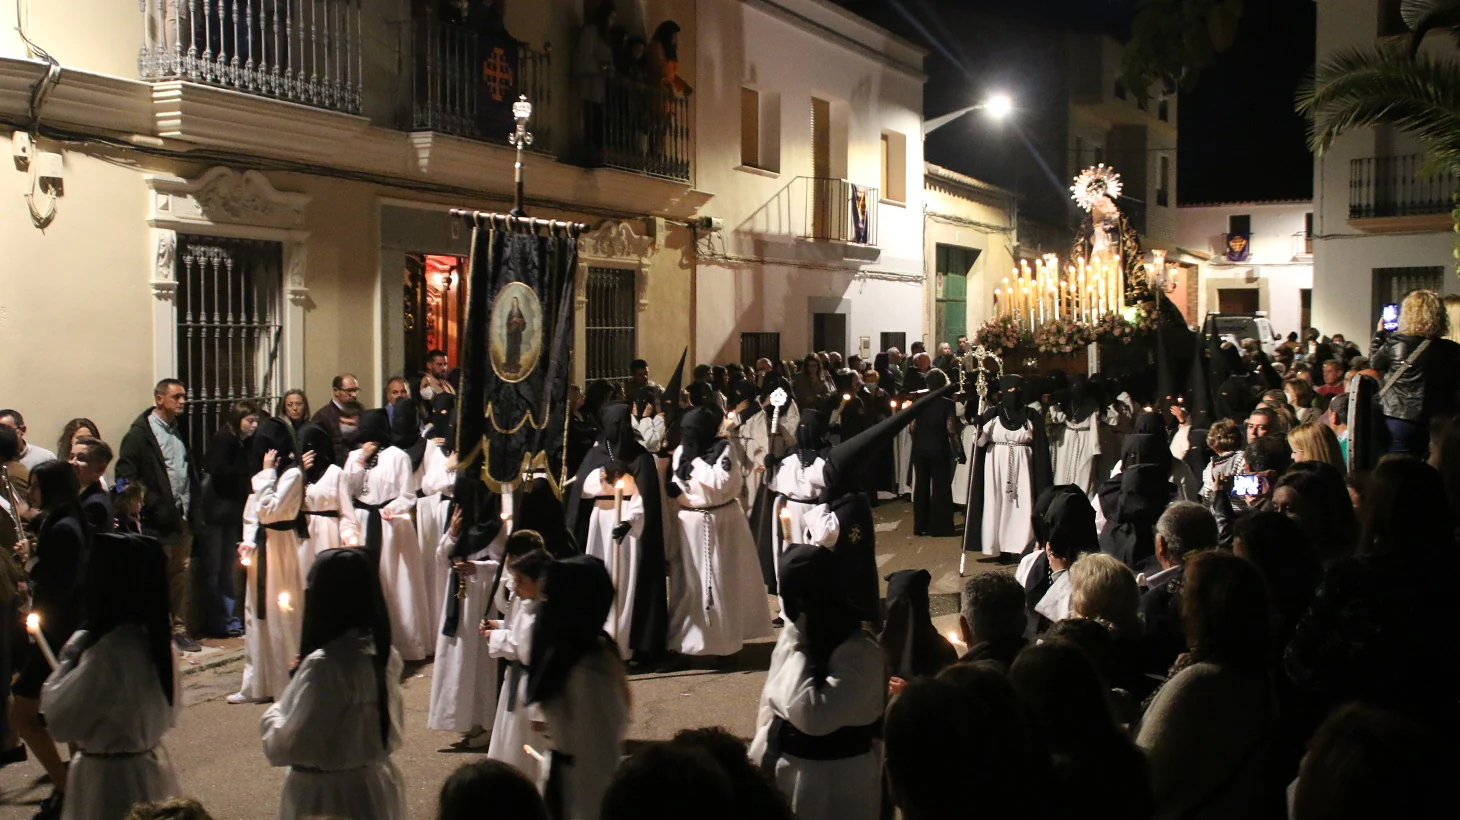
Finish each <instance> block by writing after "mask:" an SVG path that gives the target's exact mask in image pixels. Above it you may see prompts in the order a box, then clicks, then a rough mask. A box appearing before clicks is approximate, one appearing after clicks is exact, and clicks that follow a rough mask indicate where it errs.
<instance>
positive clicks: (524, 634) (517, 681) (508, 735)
mask: <svg viewBox="0 0 1460 820" xmlns="http://www.w3.org/2000/svg"><path fill="white" fill-rule="evenodd" d="M502 585H503V586H504V587H506V588H507V590H508V592H515V590H513V589H512V576H511V574H510V573H509V574H508V575H507V577H506V578H505V579H504V580H503V583H502ZM536 622H537V601H529V600H525V599H523V598H519V597H517V596H516V595H515V594H514V595H513V596H512V599H511V602H510V603H508V605H507V618H506V620H505V622H504V623H503V625H502V628H501V629H494V630H492V633H491V635H490V636H488V639H487V653H488V654H490V655H491V656H492V657H493V658H497V659H498V660H500V661H501V662H502V663H505V664H507V674H506V677H505V678H504V679H503V682H502V691H501V692H500V693H499V694H498V697H497V716H496V720H495V722H493V723H492V743H491V745H490V746H489V747H488V748H487V757H489V758H491V759H493V760H500V761H502V762H503V763H507V764H510V765H512V766H516V767H517V770H518V771H520V772H522V773H523V774H525V775H527V779H529V780H532V781H534V782H535V781H537V780H538V779H539V777H540V776H541V775H542V774H543V772H542V771H541V767H540V766H539V765H538V762H537V758H535V757H533V756H532V755H530V754H528V753H527V750H526V749H524V748H523V747H524V746H531V747H532V748H533V750H534V751H536V752H537V753H538V754H542V753H543V752H544V751H545V750H546V749H547V747H548V746H547V738H545V737H544V736H543V734H542V733H541V732H539V731H537V730H536V729H534V728H532V720H533V717H532V716H533V714H534V712H535V710H533V709H532V708H531V707H529V706H528V705H527V665H528V664H529V663H531V662H532V627H533V624H535V623H536Z"/></svg>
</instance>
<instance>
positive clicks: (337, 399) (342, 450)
mask: <svg viewBox="0 0 1460 820" xmlns="http://www.w3.org/2000/svg"><path fill="white" fill-rule="evenodd" d="M330 388H331V389H332V390H333V391H334V397H333V400H332V401H330V402H329V403H327V404H325V406H324V407H321V408H319V410H317V411H315V413H314V418H312V419H310V421H313V422H314V423H315V424H318V425H319V426H321V427H323V428H324V429H326V430H328V431H329V433H330V442H331V443H332V444H334V446H335V463H336V464H338V465H340V466H341V467H343V466H344V465H345V457H346V456H348V455H349V454H350V447H348V446H346V445H347V444H349V442H346V441H345V437H344V432H343V431H342V430H341V429H340V418H341V417H342V416H343V413H341V412H340V411H341V410H344V408H345V405H346V404H348V403H350V402H354V401H359V399H360V382H359V380H357V379H356V378H355V376H354V375H353V374H351V373H341V374H340V375H338V376H336V377H335V378H334V381H333V382H331V383H330ZM356 415H358V414H356Z"/></svg>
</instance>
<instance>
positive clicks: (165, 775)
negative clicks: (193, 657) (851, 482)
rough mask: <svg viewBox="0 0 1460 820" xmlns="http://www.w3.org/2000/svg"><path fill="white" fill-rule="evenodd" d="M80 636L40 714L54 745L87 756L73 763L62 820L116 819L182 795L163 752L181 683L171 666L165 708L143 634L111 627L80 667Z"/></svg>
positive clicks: (49, 682) (66, 651) (65, 652)
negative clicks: (142, 806)
mask: <svg viewBox="0 0 1460 820" xmlns="http://www.w3.org/2000/svg"><path fill="white" fill-rule="evenodd" d="M85 636H86V633H85V632H77V633H76V634H75V635H73V636H72V637H71V640H69V641H67V642H66V646H65V647H64V648H62V650H61V657H60V668H59V669H57V670H56V671H55V672H52V673H51V676H50V677H49V678H47V679H46V683H45V686H44V687H42V688H41V713H42V714H44V715H45V716H46V728H47V729H49V730H50V733H51V737H53V738H54V739H55V740H56V742H58V743H75V744H76V745H77V746H79V747H80V748H82V749H83V750H85V751H84V752H82V753H81V754H78V755H76V756H74V757H72V758H71V767H70V770H69V771H68V772H67V774H66V786H67V788H66V803H65V806H64V808H63V809H62V812H61V817H62V820H119V818H122V817H125V816H126V815H127V812H128V811H129V810H130V809H131V808H132V805H133V804H135V803H140V802H147V801H154V800H165V799H167V798H169V797H179V796H181V795H182V793H183V792H182V789H181V788H179V787H178V784H177V775H176V774H175V773H174V772H173V769H172V762H171V761H170V760H169V759H168V756H167V750H166V749H164V748H163V747H162V745H161V744H162V736H163V734H165V733H166V732H167V730H168V729H171V728H172V727H173V724H174V723H175V722H176V718H177V712H178V710H179V709H180V708H182V691H181V688H180V687H179V686H178V683H179V682H180V681H181V680H182V677H181V676H180V675H179V674H178V671H177V668H176V661H175V660H174V666H173V697H172V703H168V701H167V696H166V695H165V694H164V693H163V691H162V684H161V682H160V681H159V680H158V677H157V667H156V666H154V665H153V662H152V655H151V650H150V648H149V647H148V642H147V629H146V627H143V626H140V625H138V624H122V625H120V626H117V627H115V628H113V629H112V630H111V631H110V632H108V633H106V634H105V635H103V636H101V638H100V639H99V640H97V642H96V643H95V644H94V645H93V646H91V647H90V648H89V649H87V650H86V651H85V652H84V653H82V654H81V657H80V659H79V660H78V659H77V657H76V655H77V653H78V652H79V651H80V650H79V648H78V647H79V646H80V644H81V642H82V641H84V640H86V637H85ZM88 753H89V754H88ZM96 755H117V756H116V757H97V756H96Z"/></svg>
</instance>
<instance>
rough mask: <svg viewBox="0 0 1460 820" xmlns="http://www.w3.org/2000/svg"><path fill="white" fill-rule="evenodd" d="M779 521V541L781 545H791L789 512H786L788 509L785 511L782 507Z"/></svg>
mask: <svg viewBox="0 0 1460 820" xmlns="http://www.w3.org/2000/svg"><path fill="white" fill-rule="evenodd" d="M780 519H781V541H782V542H783V543H786V544H789V543H791V511H790V510H788V509H786V508H785V507H782V508H781V513H780Z"/></svg>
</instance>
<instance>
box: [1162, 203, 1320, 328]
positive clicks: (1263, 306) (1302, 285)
mask: <svg viewBox="0 0 1460 820" xmlns="http://www.w3.org/2000/svg"><path fill="white" fill-rule="evenodd" d="M1312 221H1313V209H1312V203H1310V202H1307V201H1298V202H1234V203H1224V204H1219V205H1186V206H1182V207H1181V208H1180V209H1179V210H1178V212H1177V239H1176V244H1177V248H1176V250H1175V251H1173V252H1172V253H1171V254H1170V255H1168V257H1167V259H1168V261H1172V262H1180V263H1183V264H1185V265H1186V266H1187V268H1186V270H1187V271H1188V272H1187V273H1186V274H1185V278H1186V282H1185V283H1184V286H1185V287H1190V288H1192V290H1193V291H1194V294H1193V295H1194V296H1195V299H1194V300H1191V304H1193V306H1194V308H1195V309H1194V310H1193V311H1191V312H1190V313H1188V314H1187V316H1186V319H1187V322H1188V323H1189V324H1193V325H1200V324H1201V317H1204V316H1206V314H1208V313H1256V312H1258V311H1262V312H1264V313H1266V314H1267V316H1268V318H1269V319H1270V320H1271V322H1272V327H1273V331H1274V332H1276V333H1278V334H1280V335H1284V336H1286V335H1287V334H1288V333H1290V332H1297V333H1301V332H1302V331H1303V330H1304V329H1306V328H1308V327H1310V326H1311V323H1312V317H1311V314H1310V311H1311V305H1312V298H1313V283H1314V280H1313V244H1314V243H1313V240H1312V238H1311V236H1310V233H1311V230H1312ZM1235 237H1240V239H1234V238H1235ZM1229 240H1231V242H1230V243H1229ZM1193 277H1195V282H1193V281H1191V280H1192V278H1193ZM1177 286H1178V287H1183V283H1180V282H1178V285H1177ZM1172 299H1173V301H1175V302H1176V303H1177V304H1178V305H1181V304H1184V302H1183V301H1182V300H1181V299H1178V298H1177V297H1176V295H1174V294H1173V296H1172ZM1319 327H1320V328H1322V329H1323V330H1325V331H1327V328H1323V326H1322V325H1319Z"/></svg>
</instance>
